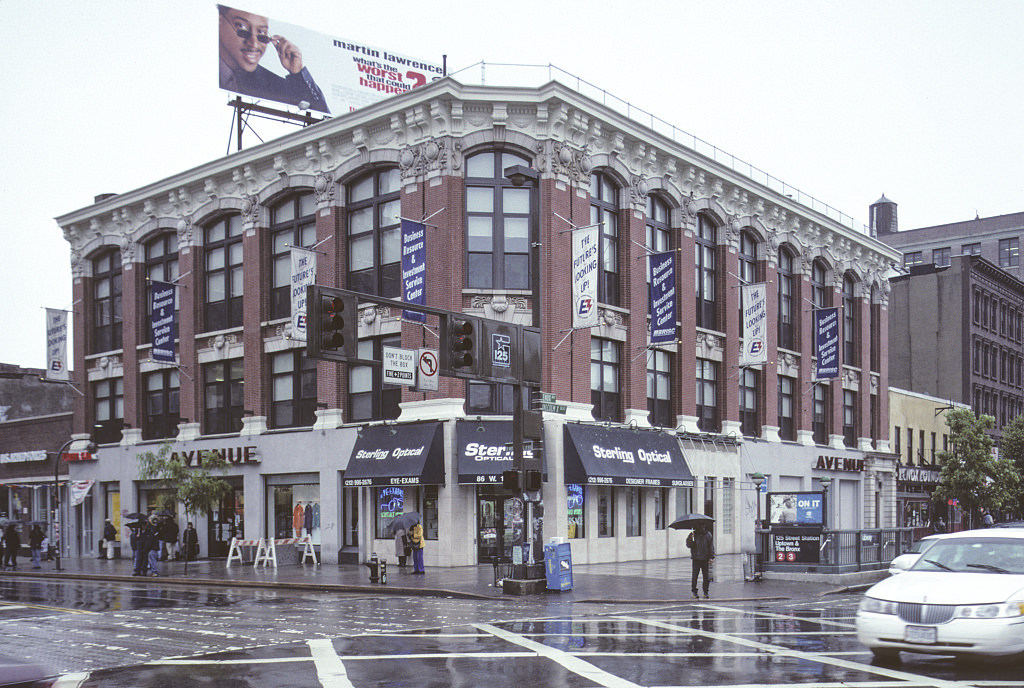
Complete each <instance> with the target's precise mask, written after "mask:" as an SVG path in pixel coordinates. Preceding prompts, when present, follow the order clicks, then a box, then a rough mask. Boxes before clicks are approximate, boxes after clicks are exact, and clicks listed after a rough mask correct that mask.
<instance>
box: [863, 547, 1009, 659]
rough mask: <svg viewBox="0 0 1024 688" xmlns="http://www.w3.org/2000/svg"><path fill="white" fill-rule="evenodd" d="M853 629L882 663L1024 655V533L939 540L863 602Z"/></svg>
mask: <svg viewBox="0 0 1024 688" xmlns="http://www.w3.org/2000/svg"><path fill="white" fill-rule="evenodd" d="M856 625H857V639H858V640H859V641H860V642H861V643H863V644H864V645H867V646H868V648H870V649H871V651H872V652H873V653H874V654H875V656H876V657H879V658H887V659H898V658H899V653H900V651H901V650H902V651H906V652H922V653H927V654H946V655H993V656H995V655H1014V654H1020V653H1024V529H1021V528H998V529H997V528H993V529H987V530H971V531H965V532H962V533H953V534H950V535H947V536H943V537H941V538H936V542H935V543H934V544H933V545H932V546H930V547H929V548H928V549H927V550H925V551H924V552H923V553H922V554H921V555H920V557H919V558H918V560H917V562H915V563H914V565H913V566H911V568H910V569H909V570H907V571H906V572H905V573H901V574H900V575H898V576H893V577H891V578H887V579H885V580H883V581H881V582H879V583H876V584H875V585H874V586H872V587H871V588H870V589H869V590H868V591H867V592H866V593H865V594H864V599H863V600H862V601H861V603H860V607H859V609H858V610H857V621H856Z"/></svg>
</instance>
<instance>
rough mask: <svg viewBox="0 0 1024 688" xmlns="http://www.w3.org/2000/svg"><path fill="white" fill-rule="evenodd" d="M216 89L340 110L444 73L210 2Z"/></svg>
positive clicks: (403, 57) (402, 57)
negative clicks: (215, 31) (217, 78)
mask: <svg viewBox="0 0 1024 688" xmlns="http://www.w3.org/2000/svg"><path fill="white" fill-rule="evenodd" d="M217 25H218V36H219V38H218V45H219V57H220V87H221V88H222V89H224V90H226V91H231V92H232V93H239V94H241V95H244V96H251V97H253V98H260V99H265V100H273V101H276V102H278V103H284V104H286V105H294V106H296V107H298V108H300V109H302V110H315V111H316V112H322V113H325V114H334V115H340V114H344V113H346V112H349V111H351V110H355V109H356V108H360V107H362V106H364V105H369V104H370V103H374V102H376V101H378V100H381V99H383V98H386V97H387V96H389V95H395V94H398V93H405V92H406V91H408V90H410V89H413V88H415V87H417V86H422V85H424V84H426V83H428V82H430V81H433V80H435V79H439V78H441V77H442V76H444V69H443V68H442V67H441V66H439V65H436V64H433V63H431V62H424V61H422V60H418V59H415V58H411V57H408V56H406V55H402V54H400V53H397V52H392V51H390V50H386V49H384V48H375V47H373V46H369V45H366V44H365V43H358V42H354V41H351V40H348V39H345V38H339V37H337V36H326V35H324V34H321V33H317V32H315V31H310V30H309V29H305V28H303V27H301V26H296V25H294V24H287V23H285V22H280V21H277V20H275V19H272V18H270V17H267V16H265V15H262V14H259V13H256V12H249V11H248V10H244V9H236V8H234V7H228V6H226V5H217Z"/></svg>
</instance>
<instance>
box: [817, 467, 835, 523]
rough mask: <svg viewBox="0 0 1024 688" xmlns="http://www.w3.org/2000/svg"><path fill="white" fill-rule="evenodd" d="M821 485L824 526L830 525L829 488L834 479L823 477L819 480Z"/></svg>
mask: <svg viewBox="0 0 1024 688" xmlns="http://www.w3.org/2000/svg"><path fill="white" fill-rule="evenodd" d="M818 482H820V483H821V520H822V526H827V525H828V486H829V485H831V484H832V478H831V477H830V476H827V475H823V476H821V477H820V478H818Z"/></svg>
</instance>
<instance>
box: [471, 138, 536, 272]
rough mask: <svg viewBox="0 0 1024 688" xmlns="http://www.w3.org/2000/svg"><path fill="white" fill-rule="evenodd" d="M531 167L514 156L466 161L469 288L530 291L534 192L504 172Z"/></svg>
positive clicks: (496, 155) (489, 155)
mask: <svg viewBox="0 0 1024 688" xmlns="http://www.w3.org/2000/svg"><path fill="white" fill-rule="evenodd" d="M513 165H525V166H527V167H529V166H530V161H529V160H527V159H525V158H523V157H520V156H518V155H514V154H512V153H497V152H486V153H477V154H476V155H472V156H470V157H468V158H467V159H466V285H467V286H468V287H472V288H477V289H529V288H530V242H531V237H530V227H531V225H532V224H533V223H532V222H531V215H530V212H531V211H530V209H531V207H532V204H531V194H533V193H535V190H534V187H533V186H531V185H526V186H513V185H512V181H511V180H509V179H506V178H505V172H504V171H505V169H506V168H508V167H511V166H513Z"/></svg>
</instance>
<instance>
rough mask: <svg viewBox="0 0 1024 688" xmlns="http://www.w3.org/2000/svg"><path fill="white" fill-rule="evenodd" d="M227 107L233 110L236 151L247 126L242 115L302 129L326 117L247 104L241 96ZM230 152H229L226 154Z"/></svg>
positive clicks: (232, 120)
mask: <svg viewBox="0 0 1024 688" xmlns="http://www.w3.org/2000/svg"><path fill="white" fill-rule="evenodd" d="M228 107H231V108H233V109H234V113H233V114H232V115H231V123H232V125H234V126H233V128H234V130H235V145H236V150H237V151H240V150H242V133H243V132H244V131H245V127H246V126H247V124H246V121H245V120H244V119H243V117H242V113H256V115H257V116H260V117H263V118H264V119H270V120H275V121H278V122H286V123H289V124H296V125H299V126H303V127H308V126H309V125H310V124H316V123H317V122H323V121H324V120H325V119H329V118H328V117H326V116H324V117H317V116H316V115H313V114H310V111H308V110H307V111H306V112H304V113H302V112H288V111H287V110H278V109H276V108H272V107H267V106H266V105H260V104H259V103H247V102H246V101H244V100H242V97H241V96H235V98H234V99H233V100H229V101H228ZM230 152H231V151H230V150H229V151H228V153H230Z"/></svg>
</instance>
